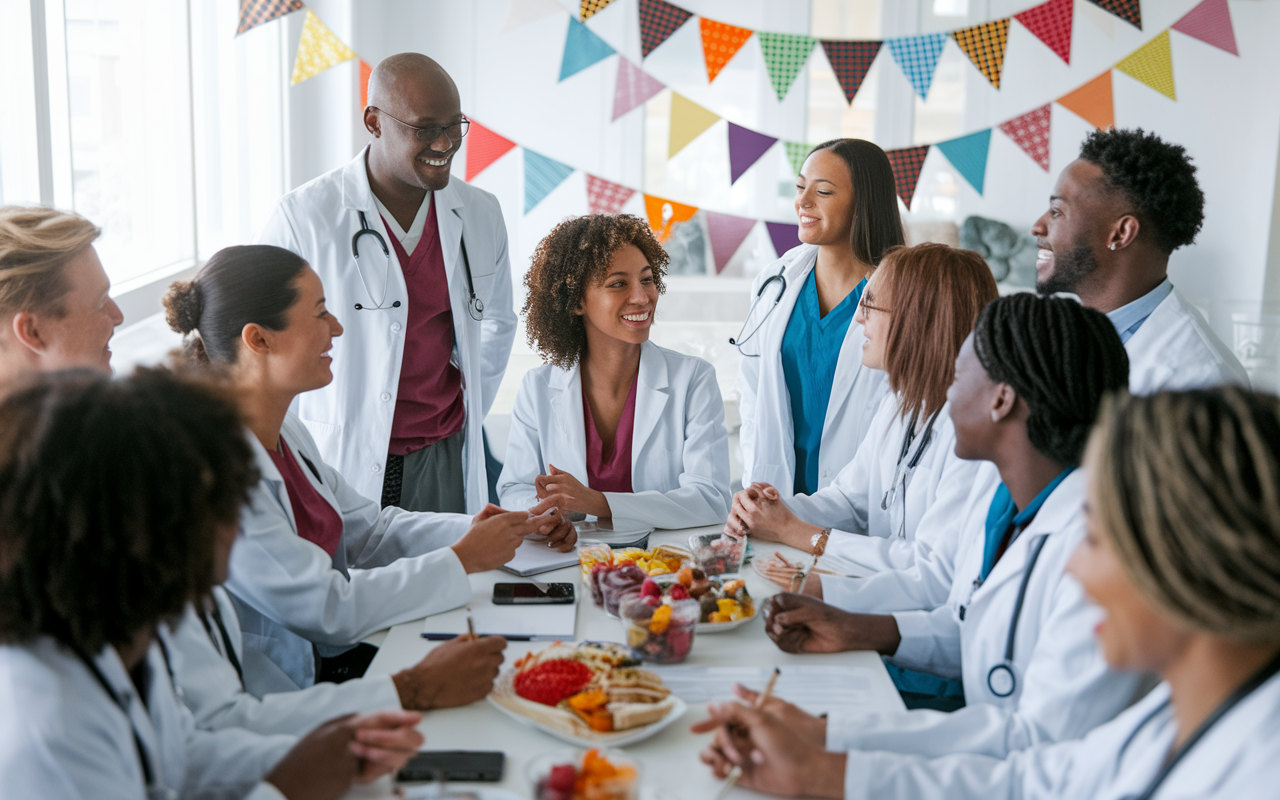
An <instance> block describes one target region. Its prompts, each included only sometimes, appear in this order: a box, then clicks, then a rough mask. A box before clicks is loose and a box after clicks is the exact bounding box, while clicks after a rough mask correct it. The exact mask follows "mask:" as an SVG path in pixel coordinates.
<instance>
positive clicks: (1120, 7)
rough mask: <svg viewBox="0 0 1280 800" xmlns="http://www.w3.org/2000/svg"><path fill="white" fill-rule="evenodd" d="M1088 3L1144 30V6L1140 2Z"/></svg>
mask: <svg viewBox="0 0 1280 800" xmlns="http://www.w3.org/2000/svg"><path fill="white" fill-rule="evenodd" d="M1088 2H1090V3H1093V4H1094V5H1095V6H1097V7H1098V8H1101V9H1102V10H1104V11H1109V12H1110V13H1112V14H1114V15H1115V16H1117V17H1119V18H1120V19H1122V20H1124V21H1125V22H1127V23H1129V24H1130V25H1134V26H1136V27H1137V28H1138V30H1142V6H1141V4H1140V3H1139V0H1088Z"/></svg>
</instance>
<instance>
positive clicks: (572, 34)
mask: <svg viewBox="0 0 1280 800" xmlns="http://www.w3.org/2000/svg"><path fill="white" fill-rule="evenodd" d="M616 52H617V51H616V50H614V49H613V48H612V47H610V46H609V43H608V42H606V41H605V40H604V39H601V38H600V37H599V36H597V35H596V33H595V31H593V30H591V29H590V28H588V27H587V26H586V25H583V24H582V23H581V22H578V21H577V20H576V19H574V18H573V17H569V32H568V33H567V34H565V40H564V56H563V57H562V58H561V60H560V80H564V79H565V78H568V77H569V76H571V75H576V74H578V73H579V72H581V71H582V70H584V69H586V68H587V67H589V66H591V65H592V64H595V63H596V62H598V61H602V60H604V59H606V58H608V57H609V56H611V55H613V54H614V53H616Z"/></svg>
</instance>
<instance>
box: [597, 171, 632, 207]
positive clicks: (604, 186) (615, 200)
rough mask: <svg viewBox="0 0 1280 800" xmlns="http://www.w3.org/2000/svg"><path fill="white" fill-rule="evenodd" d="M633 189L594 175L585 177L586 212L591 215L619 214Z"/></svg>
mask: <svg viewBox="0 0 1280 800" xmlns="http://www.w3.org/2000/svg"><path fill="white" fill-rule="evenodd" d="M635 193H636V190H635V189H632V188H631V187H629V186H623V185H622V184H619V183H614V182H613V181H607V180H605V179H604V178H600V177H597V176H595V175H590V174H589V175H587V211H588V212H589V213H592V214H619V213H621V212H622V207H623V206H624V205H626V204H627V201H628V200H630V199H631V196H632V195H633V194H635Z"/></svg>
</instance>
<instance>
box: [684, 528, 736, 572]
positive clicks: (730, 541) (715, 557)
mask: <svg viewBox="0 0 1280 800" xmlns="http://www.w3.org/2000/svg"><path fill="white" fill-rule="evenodd" d="M689 549H690V550H692V551H693V558H694V561H695V562H697V564H698V568H699V569H701V570H702V571H703V572H705V573H707V577H715V576H716V575H730V574H737V573H739V572H741V571H742V561H743V559H745V558H746V557H747V540H746V539H736V538H734V537H732V536H726V535H724V534H723V533H695V534H693V535H692V536H690V537H689Z"/></svg>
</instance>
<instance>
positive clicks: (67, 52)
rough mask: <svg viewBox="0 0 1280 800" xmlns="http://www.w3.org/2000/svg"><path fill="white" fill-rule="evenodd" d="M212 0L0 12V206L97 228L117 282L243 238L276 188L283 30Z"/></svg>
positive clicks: (183, 263) (178, 265) (159, 274)
mask: <svg viewBox="0 0 1280 800" xmlns="http://www.w3.org/2000/svg"><path fill="white" fill-rule="evenodd" d="M236 24H237V4H236V3H229V2H219V1H218V0H185V1H184V0H30V2H28V1H27V0H23V2H16V1H15V2H9V3H6V4H5V5H4V6H3V11H0V31H3V32H2V33H0V47H3V50H4V54H3V55H0V59H3V61H0V66H3V67H4V68H5V72H6V74H8V75H10V76H14V77H15V79H13V80H8V81H5V82H4V83H5V86H4V88H0V93H2V94H0V102H3V107H4V108H5V110H6V114H5V124H4V125H3V126H0V127H2V128H3V130H2V131H0V202H3V203H43V204H46V205H54V206H58V207H60V208H71V209H74V210H76V211H77V212H79V213H81V214H83V215H85V216H86V217H88V218H89V219H91V220H92V221H94V222H95V223H97V224H98V225H100V226H101V227H102V228H103V236H102V238H101V239H100V240H99V242H98V243H97V249H98V252H99V255H100V256H101V257H102V261H103V264H104V266H105V267H106V269H107V273H108V275H109V276H110V277H111V280H112V282H113V284H114V285H115V287H116V291H125V290H127V289H129V288H131V287H133V286H137V285H139V284H140V283H146V282H150V281H155V280H163V279H164V278H165V277H166V276H168V275H170V274H172V273H174V272H176V271H178V270H181V269H184V268H187V267H190V266H192V265H194V264H196V263H198V262H199V261H200V260H201V259H203V258H206V257H208V255H210V254H211V253H212V252H214V251H215V250H217V249H218V248H220V247H223V246H225V245H228V244H235V243H242V242H247V241H250V240H251V239H252V237H253V235H254V234H255V233H256V232H257V230H258V228H260V227H261V225H262V222H263V220H264V218H265V215H266V213H268V211H269V210H270V208H271V204H272V203H273V202H274V201H275V200H276V198H278V197H279V196H280V194H282V193H283V190H284V186H285V175H284V164H285V161H284V158H283V153H284V147H285V143H284V129H283V126H284V122H283V120H284V114H283V108H282V105H283V102H284V97H283V93H284V89H283V87H284V86H285V80H286V75H285V71H284V61H285V56H284V54H285V51H286V48H285V46H284V38H283V37H284V26H282V25H266V26H262V27H260V28H256V29H253V30H250V31H249V32H247V33H246V34H244V35H242V36H238V37H236V36H234V33H235V30H236Z"/></svg>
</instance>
